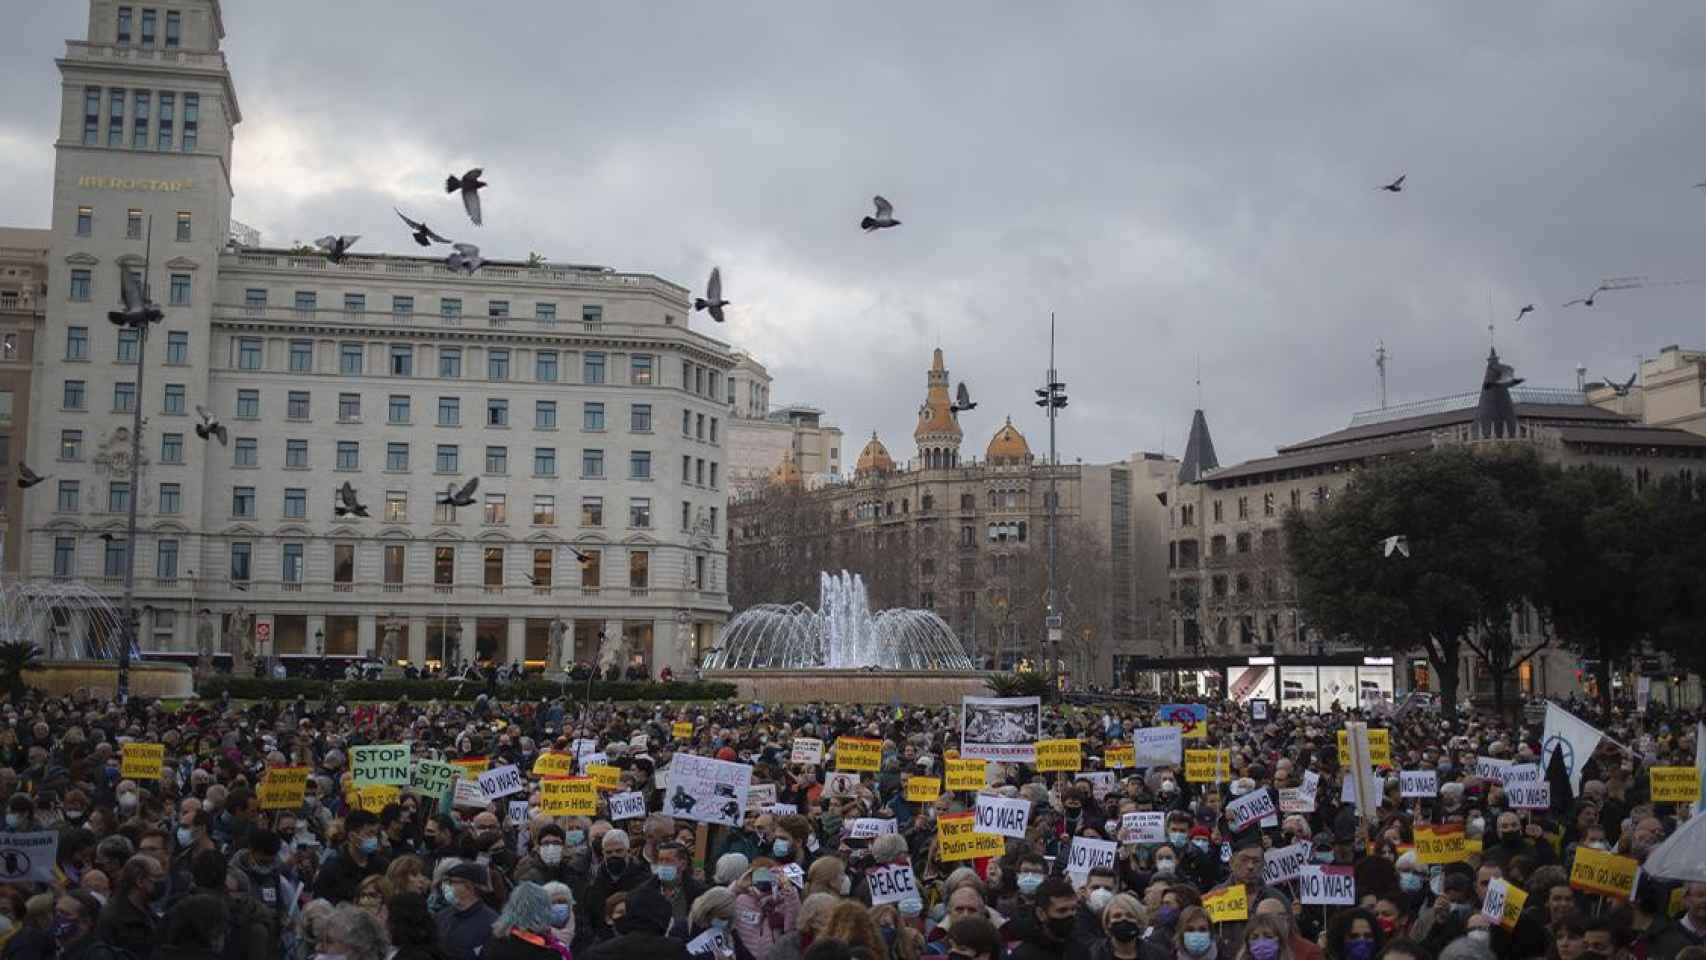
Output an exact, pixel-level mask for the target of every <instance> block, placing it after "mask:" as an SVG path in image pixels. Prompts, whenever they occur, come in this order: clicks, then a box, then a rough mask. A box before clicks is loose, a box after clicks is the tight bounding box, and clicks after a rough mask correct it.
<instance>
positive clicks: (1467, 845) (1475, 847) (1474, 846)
mask: <svg viewBox="0 0 1706 960" xmlns="http://www.w3.org/2000/svg"><path fill="white" fill-rule="evenodd" d="M1463 852H1464V853H1465V854H1468V855H1470V856H1473V855H1475V854H1477V853H1480V852H1481V838H1480V837H1469V838H1466V839H1465V840H1464V841H1463Z"/></svg>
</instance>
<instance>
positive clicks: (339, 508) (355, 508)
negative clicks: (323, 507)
mask: <svg viewBox="0 0 1706 960" xmlns="http://www.w3.org/2000/svg"><path fill="white" fill-rule="evenodd" d="M332 512H333V513H334V514H336V515H337V516H340V517H347V516H357V517H365V516H367V507H366V505H364V504H362V503H361V502H360V501H358V500H356V498H355V488H354V487H352V486H350V482H349V481H348V480H345V481H344V485H343V486H341V487H339V488H338V502H337V505H336V506H334V507H333V508H332Z"/></svg>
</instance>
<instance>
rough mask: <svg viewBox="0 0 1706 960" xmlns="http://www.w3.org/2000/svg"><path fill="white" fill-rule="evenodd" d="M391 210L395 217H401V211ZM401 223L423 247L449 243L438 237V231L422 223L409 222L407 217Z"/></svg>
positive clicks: (445, 239) (416, 221) (447, 238)
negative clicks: (404, 224) (405, 225)
mask: <svg viewBox="0 0 1706 960" xmlns="http://www.w3.org/2000/svg"><path fill="white" fill-rule="evenodd" d="M391 209H392V210H394V211H396V213H397V216H399V217H403V211H401V210H398V209H397V208H396V207H392V208H391ZM403 222H404V223H406V224H408V225H409V229H410V230H413V231H414V232H415V242H416V243H418V244H420V245H421V246H423V247H430V246H432V245H433V244H434V243H449V242H450V238H449V237H441V236H439V235H438V231H436V230H434V229H433V228H431V227H429V226H427V225H426V224H425V223H424V222H422V221H419V220H410V219H409V218H408V217H403Z"/></svg>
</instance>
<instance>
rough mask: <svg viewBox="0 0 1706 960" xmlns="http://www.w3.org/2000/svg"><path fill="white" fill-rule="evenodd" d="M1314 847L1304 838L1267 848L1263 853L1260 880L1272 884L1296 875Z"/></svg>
mask: <svg viewBox="0 0 1706 960" xmlns="http://www.w3.org/2000/svg"><path fill="white" fill-rule="evenodd" d="M1314 849H1315V846H1314V844H1312V843H1310V842H1309V841H1308V840H1305V841H1303V842H1302V843H1294V844H1292V845H1291V846H1289V847H1276V848H1275V849H1273V850H1269V851H1268V852H1267V853H1266V854H1264V855H1263V863H1262V882H1263V883H1266V884H1267V885H1268V886H1274V885H1276V884H1280V883H1284V882H1285V881H1287V880H1290V879H1292V878H1293V877H1295V876H1297V871H1298V870H1299V869H1301V868H1302V867H1303V865H1304V864H1306V863H1308V862H1309V854H1310V852H1311V851H1313V850H1314Z"/></svg>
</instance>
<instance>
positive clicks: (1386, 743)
mask: <svg viewBox="0 0 1706 960" xmlns="http://www.w3.org/2000/svg"><path fill="white" fill-rule="evenodd" d="M1368 762H1369V763H1372V764H1374V765H1375V766H1377V767H1390V766H1392V734H1391V733H1390V732H1389V731H1387V730H1386V729H1384V728H1382V727H1369V728H1368ZM1350 765H1351V747H1350V738H1349V735H1348V734H1346V733H1345V731H1343V730H1340V731H1339V766H1341V767H1348V766H1350Z"/></svg>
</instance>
